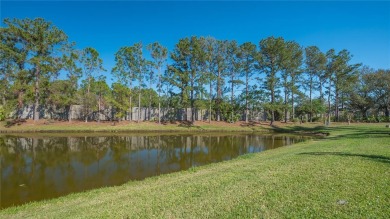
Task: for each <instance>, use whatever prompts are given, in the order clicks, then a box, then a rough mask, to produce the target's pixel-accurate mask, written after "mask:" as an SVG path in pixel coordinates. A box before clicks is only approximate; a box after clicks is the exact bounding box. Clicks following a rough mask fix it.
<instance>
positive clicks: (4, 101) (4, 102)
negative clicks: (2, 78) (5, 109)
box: [3, 89, 6, 106]
mask: <svg viewBox="0 0 390 219" xmlns="http://www.w3.org/2000/svg"><path fill="white" fill-rule="evenodd" d="M5 95H6V91H5V89H4V91H3V106H5V104H6V100H5Z"/></svg>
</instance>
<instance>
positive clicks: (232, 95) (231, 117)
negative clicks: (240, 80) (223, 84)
mask: <svg viewBox="0 0 390 219" xmlns="http://www.w3.org/2000/svg"><path fill="white" fill-rule="evenodd" d="M231 80H232V94H231V100H230V101H231V103H230V105H231V106H232V111H231V112H230V119H231V121H230V122H233V111H234V106H233V102H234V83H233V80H234V75H233V74H232V78H231Z"/></svg>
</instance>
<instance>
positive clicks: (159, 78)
mask: <svg viewBox="0 0 390 219" xmlns="http://www.w3.org/2000/svg"><path fill="white" fill-rule="evenodd" d="M157 89H158V124H161V115H160V112H161V106H160V96H161V94H160V92H161V69H160V67H159V68H158V88H157Z"/></svg>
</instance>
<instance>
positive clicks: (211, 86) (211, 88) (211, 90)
mask: <svg viewBox="0 0 390 219" xmlns="http://www.w3.org/2000/svg"><path fill="white" fill-rule="evenodd" d="M212 92H213V85H212V82H211V81H210V105H209V123H211V103H212Z"/></svg>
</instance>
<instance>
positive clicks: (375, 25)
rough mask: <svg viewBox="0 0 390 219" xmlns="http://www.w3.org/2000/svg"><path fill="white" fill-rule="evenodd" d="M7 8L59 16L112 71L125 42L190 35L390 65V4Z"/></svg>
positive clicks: (5, 11) (43, 4) (13, 13)
mask: <svg viewBox="0 0 390 219" xmlns="http://www.w3.org/2000/svg"><path fill="white" fill-rule="evenodd" d="M0 7H1V14H0V16H1V19H4V18H35V17H43V18H45V19H47V20H49V21H51V22H53V24H54V25H56V26H58V27H59V28H61V29H62V30H64V31H65V33H66V34H67V35H68V36H69V39H70V40H71V41H75V42H76V43H77V48H80V49H81V48H85V47H87V46H91V47H94V48H96V49H97V50H98V51H99V53H100V54H101V57H102V58H103V61H104V67H105V68H106V69H107V70H109V71H110V70H111V68H112V67H113V65H114V53H115V52H116V51H117V50H118V49H119V48H120V47H121V46H128V45H132V44H134V43H135V42H138V41H142V42H143V44H144V45H146V44H149V43H151V42H154V41H159V42H160V43H162V44H163V45H165V46H167V47H168V48H169V49H172V48H173V47H174V45H175V43H176V42H177V41H178V40H179V39H180V38H183V37H188V36H213V37H215V38H217V39H228V40H233V39H235V40H237V41H238V42H239V43H243V42H247V41H251V42H253V43H255V44H257V45H258V42H259V41H260V40H261V39H263V38H266V37H268V36H281V37H283V38H285V39H286V40H294V41H296V42H298V43H299V44H301V45H302V46H310V45H316V46H318V47H319V48H320V49H321V50H322V51H323V52H326V51H327V50H329V49H331V48H334V49H336V51H339V50H341V49H347V50H349V51H350V52H351V53H352V54H353V55H354V58H353V62H354V63H363V64H365V65H368V66H370V67H373V68H387V69H388V68H390V2H371V1H370V2H361V1H356V2H355V1H347V2H337V1H327V2H318V1H314V2H310V1H301V2H295V1H289V2H281V1H277V2H271V1H259V2H253V1H249V2H231V1H229V2H223V1H214V2H210V1H181V2H180V1H173V2H169V1H157V2H151V1H148V2H141V1H40V2H39V1H31V0H30V1H4V0H2V1H0ZM2 26H3V24H2ZM106 75H107V76H108V77H107V78H108V79H109V80H110V78H112V77H111V76H109V72H107V73H106Z"/></svg>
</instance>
